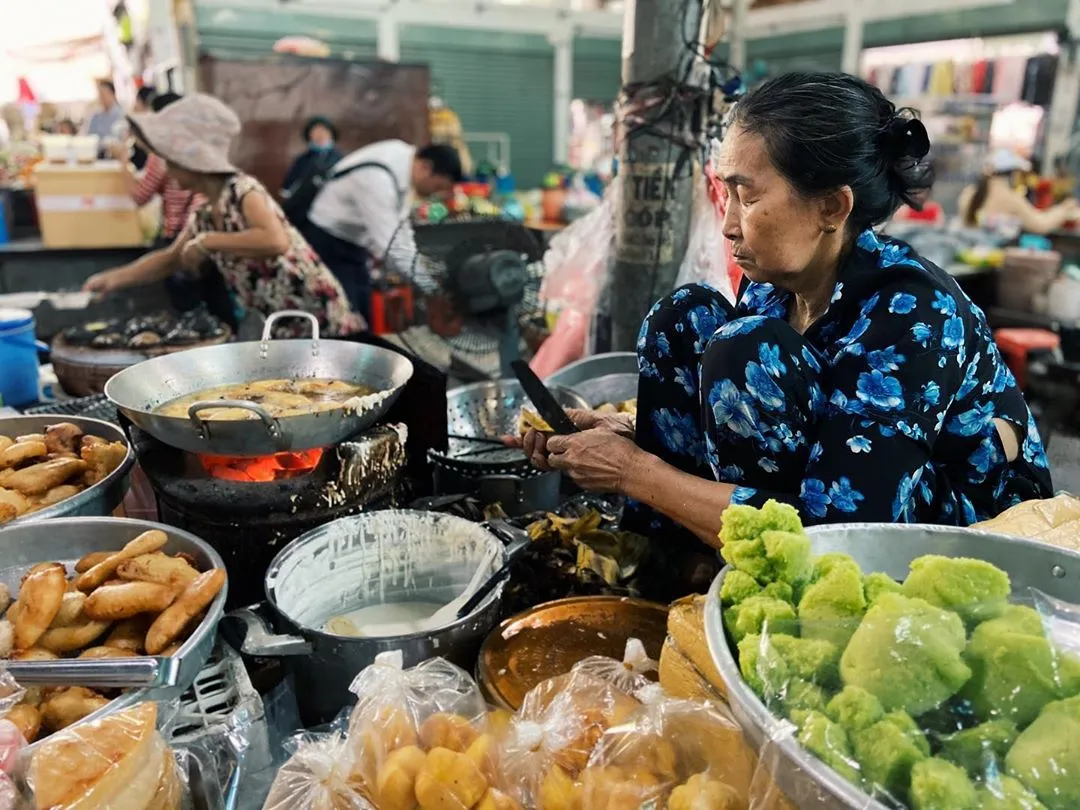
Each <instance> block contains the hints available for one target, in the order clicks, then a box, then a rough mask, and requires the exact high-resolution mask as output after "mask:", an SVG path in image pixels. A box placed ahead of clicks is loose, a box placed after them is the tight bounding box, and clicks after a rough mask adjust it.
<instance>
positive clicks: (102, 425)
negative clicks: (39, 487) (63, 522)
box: [0, 416, 135, 564]
mask: <svg viewBox="0 0 1080 810" xmlns="http://www.w3.org/2000/svg"><path fill="white" fill-rule="evenodd" d="M57 422H70V423H71V424H73V425H77V426H78V427H79V428H81V429H82V432H83V433H89V434H91V435H93V436H100V437H101V438H103V439H106V440H108V441H110V442H123V443H124V444H125V445H126V446H127V449H128V451H127V456H125V457H124V460H123V462H121V464H120V466H119V467H117V468H116V469H115V470H113V471H112V472H111V473H109V474H108V475H107V476H105V478H103V479H102V480H100V481H98V482H97V483H96V484H94V485H93V486H92V487H87V488H86V489H84V490H83V491H82V492H80V493H78V494H77V495H72V496H71V497H70V498H64V500H62V501H60V502H59V503H54V504H53V505H52V506H49V507H46V508H45V509H41V510H39V511H37V512H32V513H31V514H29V515H23V516H22V517H20V518H15V520H12V521H10V522H9V523H5V524H4V525H3V526H0V531H2V530H3V529H6V528H9V527H12V526H19V525H22V524H24V523H31V522H35V521H41V520H48V519H50V518H58V517H81V516H87V517H99V516H105V515H111V514H112V513H113V511H114V510H115V509H116V507H118V506H119V505H120V503H121V502H122V501H123V500H124V496H125V495H127V491H128V481H129V478H130V477H131V468H132V466H134V464H135V453H134V452H133V451H132V449H131V444H130V443H129V442H128V440H127V436H125V435H124V431H122V430H121V429H120V428H119V427H117V426H116V425H113V424H110V423H108V422H102V421H101V420H100V419H88V418H86V417H84V416H9V417H7V418H6V419H0V435H3V436H11V437H12V438H14V437H15V436H24V435H26V434H28V433H42V432H44V430H45V428H47V427H48V426H49V425H55V424H56V423H57ZM0 564H2V562H0Z"/></svg>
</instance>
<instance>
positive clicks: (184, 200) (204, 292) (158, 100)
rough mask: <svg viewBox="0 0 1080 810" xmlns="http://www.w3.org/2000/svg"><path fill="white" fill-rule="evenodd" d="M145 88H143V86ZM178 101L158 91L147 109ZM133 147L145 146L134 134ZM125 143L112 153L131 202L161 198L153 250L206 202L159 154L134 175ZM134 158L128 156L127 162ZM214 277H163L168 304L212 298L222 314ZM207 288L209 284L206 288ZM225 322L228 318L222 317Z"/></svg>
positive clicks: (182, 272) (182, 308) (187, 306)
mask: <svg viewBox="0 0 1080 810" xmlns="http://www.w3.org/2000/svg"><path fill="white" fill-rule="evenodd" d="M143 89H146V88H143ZM179 100H180V96H179V95H177V94H176V93H162V94H161V95H159V96H154V97H153V98H152V99H151V100H150V109H151V110H152V111H153V112H161V111H162V110H164V109H165V108H166V107H168V106H169V105H170V104H173V103H174V102H177V101H179ZM135 148H136V149H137V150H140V151H144V152H145V151H146V150H147V147H146V145H145V144H143V143H142V142H141V141H140V140H139V139H138V138H137V137H136V138H135ZM128 149H129V148H128V145H127V144H126V143H123V144H117V145H116V146H115V147H114V148H113V156H114V157H116V158H117V159H118V160H120V164H121V166H123V170H124V172H125V175H126V181H127V186H128V193H129V194H130V195H131V199H132V200H133V201H134V202H135V205H137V206H139V207H140V208H141V207H142V206H144V205H146V204H147V203H149V202H150V201H151V200H152V199H154V197H161V232H160V233H159V234H158V236H157V238H156V239H155V240H154V247H155V249H158V248H165V247H168V246H169V245H171V244H172V243H173V242H174V241H175V240H176V237H177V236H179V235H180V232H181V231H182V230H183V228H184V226H185V225H186V224H187V221H188V219H189V218H190V216H191V213H192V212H193V211H195V210H196V209H197V208H199V207H200V206H202V205H204V204H205V203H206V200H205V199H204V198H203V197H202V196H201V195H200V194H198V193H196V192H194V191H189V190H187V189H184V188H181V187H180V184H179V183H178V182H176V180H175V179H174V178H173V177H172V176H171V175H170V174H169V167H168V165H167V164H166V163H165V159H164V158H162V157H161V156H160V155H155V154H153V153H149V154H148V155H147V159H146V167H145V170H144V171H143V173H142V176H141V177H140V176H136V175H135V173H134V172H133V171H132V170H131V164H129V163H128V161H127V153H128ZM134 162H135V161H134V159H132V161H131V163H132V164H133V163H134ZM215 275H216V276H217V278H206V277H203V276H202V275H201V274H199V273H197V272H193V271H190V270H187V269H184V268H181V269H179V270H177V271H176V272H175V273H173V274H172V275H170V276H169V277H168V278H166V279H165V289H166V291H167V292H168V295H169V303H170V304H172V306H173V308H174V309H176V310H177V311H179V312H187V311H188V310H191V309H195V308H196V307H197V306H199V304H202V303H209V302H208V301H207V299H208V298H211V299H214V301H215V302H216V303H217V304H218V306H212V305H211V306H210V307H209V308H210V309H211V311H213V312H214V314H216V315H218V316H219V317H223V316H224V313H222V312H220V311H219V310H220V309H221V308H222V305H221V302H220V298H221V293H222V291H223V284H222V282H221V275H220V274H215ZM208 287H212V288H211V289H208ZM225 320H226V321H227V322H228V321H230V320H232V319H231V318H225Z"/></svg>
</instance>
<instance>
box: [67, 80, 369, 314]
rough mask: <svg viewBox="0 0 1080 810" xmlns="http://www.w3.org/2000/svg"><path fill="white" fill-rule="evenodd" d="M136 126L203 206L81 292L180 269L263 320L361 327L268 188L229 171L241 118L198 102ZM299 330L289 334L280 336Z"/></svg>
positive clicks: (139, 119) (210, 102) (201, 98)
mask: <svg viewBox="0 0 1080 810" xmlns="http://www.w3.org/2000/svg"><path fill="white" fill-rule="evenodd" d="M130 121H131V125H132V129H133V131H134V132H135V134H136V136H137V137H138V138H139V140H140V141H142V142H143V143H145V144H146V145H147V146H148V147H149V148H150V150H151V151H152V152H153V153H154V154H156V155H159V156H160V157H161V158H163V159H164V160H165V163H166V165H167V167H168V172H169V176H170V177H171V178H172V179H174V180H175V181H176V182H177V183H178V184H179V186H180V187H181V188H182V189H184V190H186V191H187V192H189V193H191V192H194V193H196V194H199V195H201V196H202V197H203V198H204V200H206V201H207V202H204V203H203V204H202V205H200V206H199V207H198V208H196V209H195V210H194V211H193V212H192V214H191V218H190V219H189V220H188V222H187V224H186V225H185V227H184V228H183V230H181V232H180V233H179V235H178V236H177V237H176V238H175V239H174V240H173V242H172V244H171V245H169V247H167V248H164V249H162V250H155V251H153V252H151V253H148V254H146V255H145V256H143V257H142V258H140V259H138V260H136V261H135V262H133V263H131V264H129V265H126V266H124V267H119V268H117V269H115V270H106V271H105V272H103V273H98V274H97V275H95V276H92V277H90V279H88V280H87V282H86V284H85V285H84V289H86V290H89V291H91V292H98V293H108V292H111V291H114V290H118V289H121V288H124V287H131V286H135V285H138V284H149V283H152V282H155V281H162V280H164V279H165V278H167V277H168V276H169V275H170V274H171V273H172V272H173V271H174V270H176V269H178V268H180V267H186V268H188V269H193V270H194V269H199V268H205V267H207V266H209V267H211V268H213V269H212V270H211V272H214V271H216V272H220V273H221V275H222V277H223V278H224V281H225V285H226V286H227V287H228V288H229V290H230V291H231V292H232V294H233V295H234V296H235V298H236V300H237V301H238V303H239V304H240V305H241V306H243V307H245V308H246V309H251V310H255V311H257V312H260V313H262V314H263V315H269V314H271V313H273V312H276V311H278V310H282V309H301V310H304V311H306V312H310V313H311V314H313V315H314V316H315V317H316V318H318V320H319V325H320V328H321V330H322V331H323V333H324V334H326V335H346V334H350V333H353V332H359V331H361V330H363V329H364V328H365V324H364V319H363V318H362V317H360V316H359V315H358V314H356V313H355V312H354V311H353V310H352V308H351V307H350V306H349V302H348V299H346V297H345V293H344V292H343V291H342V289H341V285H340V284H339V283H338V281H337V279H336V278H335V277H334V275H333V274H332V273H331V272H330V271H329V270H328V269H327V268H326V265H324V264H323V263H322V262H321V261H320V260H319V257H318V256H317V255H315V252H314V251H313V250H312V249H311V247H310V246H309V245H308V243H307V242H306V241H304V238H303V237H302V236H301V235H300V233H299V232H298V231H297V230H296V229H295V228H294V227H292V225H290V224H289V222H288V220H286V218H285V215H284V214H283V213H282V211H281V209H280V208H279V207H278V204H277V203H276V202H274V200H273V199H272V198H271V196H270V194H269V193H267V191H266V189H265V188H263V186H262V185H261V184H260V183H259V182H258V181H257V180H256V179H255V178H253V177H250V176H249V175H246V174H244V173H243V172H241V171H240V170H239V169H237V168H236V167H235V166H233V165H232V163H230V162H229V145H230V144H231V142H232V140H233V139H234V138H235V137H236V136H237V135H238V134H239V133H240V121H239V119H238V118H237V117H236V113H234V112H233V111H232V110H231V109H229V108H228V107H227V106H225V105H224V104H223V103H222V102H221V101H219V100H218V99H216V98H213V97H211V96H207V95H202V94H196V95H191V96H187V97H185V98H183V99H180V100H179V101H177V102H175V103H173V104H170V105H169V106H168V107H166V108H165V109H163V110H161V111H160V112H155V113H148V114H143V115H133V116H131V118H130ZM207 259H209V260H210V261H209V262H207V261H206V260H207ZM294 328H295V327H292V326H291V325H289V326H285V325H283V327H282V331H283V332H290V331H292V329H294Z"/></svg>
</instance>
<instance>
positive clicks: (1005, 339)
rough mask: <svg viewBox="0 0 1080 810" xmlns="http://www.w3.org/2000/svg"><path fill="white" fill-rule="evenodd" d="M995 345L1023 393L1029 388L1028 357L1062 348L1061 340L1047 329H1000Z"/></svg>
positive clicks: (995, 336)
mask: <svg viewBox="0 0 1080 810" xmlns="http://www.w3.org/2000/svg"><path fill="white" fill-rule="evenodd" d="M994 343H996V344H997V347H998V349H999V350H1000V351H1001V354H1002V356H1003V357H1004V358H1005V365H1007V366H1008V367H1009V370H1010V371H1011V372H1012V373H1013V376H1014V377H1016V383H1017V385H1019V386H1020V390H1021V391H1022V390H1024V389H1025V388H1027V367H1028V355H1029V354H1030V353H1031V352H1033V351H1039V350H1040V349H1041V350H1050V351H1056V350H1057V349H1058V348H1060V347H1061V338H1060V337H1059V336H1058V335H1056V334H1054V333H1053V332H1051V331H1049V330H1047V329H998V330H997V331H995V332H994Z"/></svg>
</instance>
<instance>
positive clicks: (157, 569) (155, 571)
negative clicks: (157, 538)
mask: <svg viewBox="0 0 1080 810" xmlns="http://www.w3.org/2000/svg"><path fill="white" fill-rule="evenodd" d="M116 574H117V576H119V577H120V579H127V580H137V581H139V582H156V583H158V584H159V585H168V586H169V587H170V588H175V589H176V590H178V591H182V590H183V589H184V588H186V587H187V586H188V584H189V583H190V582H191V581H192V580H193V579H195V578H196V577H198V576H199V572H198V571H197V570H195V569H194V568H192V567H191V566H190V565H189V564H188V562H187V560H181V559H177V558H176V557H169V556H166V555H165V554H162V553H161V552H160V551H156V552H154V553H153V554H140V555H139V556H138V557H133V558H131V559H130V560H124V561H123V562H122V563H120V565H119V566H118V567H117V569H116Z"/></svg>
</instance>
